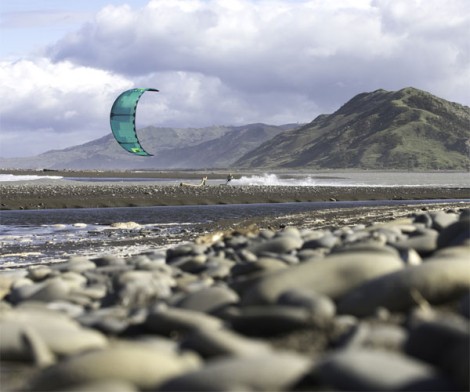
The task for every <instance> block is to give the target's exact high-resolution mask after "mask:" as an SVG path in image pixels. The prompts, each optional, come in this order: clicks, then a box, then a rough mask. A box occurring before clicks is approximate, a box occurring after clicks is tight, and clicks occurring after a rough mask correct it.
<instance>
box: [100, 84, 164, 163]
mask: <svg viewBox="0 0 470 392" xmlns="http://www.w3.org/2000/svg"><path fill="white" fill-rule="evenodd" d="M146 91H156V92H158V90H157V89H154V88H133V89H131V90H127V91H124V92H123V93H122V94H121V95H119V97H117V98H116V100H115V101H114V103H113V107H112V108H111V114H110V116H109V117H110V123H111V130H112V131H113V135H114V138H115V139H116V141H117V142H118V143H119V144H120V145H121V147H122V148H123V149H124V150H126V151H128V152H130V153H132V154H135V155H140V156H151V155H152V154H149V153H148V152H147V151H145V150H144V148H143V147H142V145H141V144H140V141H139V139H138V138H137V133H136V130H135V112H136V109H137V104H138V103H139V99H140V97H141V96H142V94H143V93H145V92H146Z"/></svg>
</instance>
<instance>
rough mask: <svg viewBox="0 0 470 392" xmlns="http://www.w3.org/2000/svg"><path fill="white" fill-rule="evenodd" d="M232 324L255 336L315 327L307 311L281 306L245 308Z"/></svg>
mask: <svg viewBox="0 0 470 392" xmlns="http://www.w3.org/2000/svg"><path fill="white" fill-rule="evenodd" d="M230 322H231V325H232V328H233V329H235V330H236V331H238V332H241V333H244V334H247V335H255V336H270V335H277V334H282V333H288V332H291V331H295V330H298V329H304V328H309V327H313V326H314V320H313V318H312V316H311V313H310V312H309V311H308V310H307V309H304V308H298V307H297V308H296V307H293V306H280V305H277V306H276V305H271V306H246V307H243V308H242V309H241V310H240V312H239V313H238V314H235V315H233V316H232V317H231V319H230Z"/></svg>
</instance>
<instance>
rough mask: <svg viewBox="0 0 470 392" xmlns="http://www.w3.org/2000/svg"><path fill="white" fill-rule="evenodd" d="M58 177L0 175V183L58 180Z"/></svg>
mask: <svg viewBox="0 0 470 392" xmlns="http://www.w3.org/2000/svg"><path fill="white" fill-rule="evenodd" d="M62 178H63V177H60V176H37V175H16V174H0V182H12V181H34V180H44V179H47V180H60V179H62Z"/></svg>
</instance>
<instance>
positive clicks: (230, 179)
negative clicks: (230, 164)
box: [225, 173, 233, 185]
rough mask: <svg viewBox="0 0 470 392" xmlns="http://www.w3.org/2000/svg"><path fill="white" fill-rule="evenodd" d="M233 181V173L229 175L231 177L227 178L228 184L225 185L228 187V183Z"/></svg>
mask: <svg viewBox="0 0 470 392" xmlns="http://www.w3.org/2000/svg"><path fill="white" fill-rule="evenodd" d="M232 180H233V176H232V173H229V175H228V176H227V182H226V183H225V185H228V183H229V182H230V181H232Z"/></svg>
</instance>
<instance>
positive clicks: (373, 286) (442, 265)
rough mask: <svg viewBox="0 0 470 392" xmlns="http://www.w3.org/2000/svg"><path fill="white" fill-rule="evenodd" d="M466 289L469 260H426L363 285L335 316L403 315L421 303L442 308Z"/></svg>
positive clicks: (343, 300) (347, 297) (342, 302)
mask: <svg viewBox="0 0 470 392" xmlns="http://www.w3.org/2000/svg"><path fill="white" fill-rule="evenodd" d="M469 289H470V268H469V265H468V260H463V259H450V260H445V261H442V260H441V261H439V260H437V261H429V260H428V261H427V262H425V263H423V264H421V265H417V266H408V267H406V268H404V269H402V270H400V271H396V272H392V273H389V274H387V275H384V276H380V277H377V278H375V279H372V280H370V281H368V282H364V284H363V285H360V286H358V287H356V288H355V289H353V290H351V291H350V292H349V293H347V294H346V295H344V297H343V298H341V300H340V301H339V303H338V312H340V313H346V314H352V315H355V316H368V315H372V314H373V313H374V312H375V310H376V309H377V308H379V307H384V308H387V309H389V310H391V311H406V310H408V309H410V308H411V307H413V306H415V305H416V304H417V303H419V301H420V300H421V299H424V300H425V301H427V302H429V303H431V304H441V303H445V302H449V301H452V300H455V299H457V298H459V297H460V296H461V295H463V294H464V293H466V292H467V291H468V290H469Z"/></svg>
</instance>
